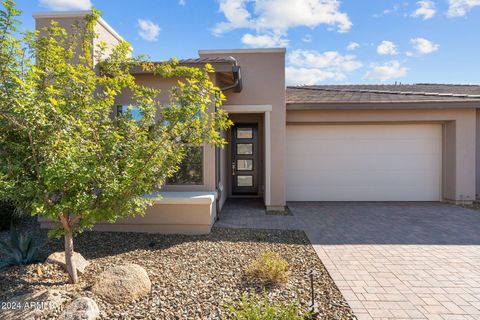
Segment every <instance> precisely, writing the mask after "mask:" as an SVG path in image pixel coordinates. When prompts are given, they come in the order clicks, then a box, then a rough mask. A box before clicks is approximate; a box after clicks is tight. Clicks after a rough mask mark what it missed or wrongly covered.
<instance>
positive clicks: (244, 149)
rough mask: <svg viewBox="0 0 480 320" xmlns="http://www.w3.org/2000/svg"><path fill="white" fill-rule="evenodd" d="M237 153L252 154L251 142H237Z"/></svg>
mask: <svg viewBox="0 0 480 320" xmlns="http://www.w3.org/2000/svg"><path fill="white" fill-rule="evenodd" d="M237 154H253V144H252V143H237Z"/></svg>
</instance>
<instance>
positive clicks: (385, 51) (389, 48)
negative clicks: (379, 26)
mask: <svg viewBox="0 0 480 320" xmlns="http://www.w3.org/2000/svg"><path fill="white" fill-rule="evenodd" d="M377 53H378V54H380V55H395V54H398V50H397V46H396V45H395V43H393V42H392V41H386V40H383V41H382V43H380V44H379V45H378V47H377Z"/></svg>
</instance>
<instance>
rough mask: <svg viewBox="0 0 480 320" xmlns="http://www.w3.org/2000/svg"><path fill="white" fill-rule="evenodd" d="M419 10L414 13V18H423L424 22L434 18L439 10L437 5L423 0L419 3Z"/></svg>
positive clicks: (429, 0)
mask: <svg viewBox="0 0 480 320" xmlns="http://www.w3.org/2000/svg"><path fill="white" fill-rule="evenodd" d="M417 5H418V8H417V10H415V11H414V12H413V13H412V17H421V18H423V20H428V19H431V18H433V16H434V15H435V13H436V12H437V10H436V9H435V3H434V2H433V1H431V0H422V1H418V2H417Z"/></svg>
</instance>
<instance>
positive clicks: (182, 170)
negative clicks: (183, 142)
mask: <svg viewBox="0 0 480 320" xmlns="http://www.w3.org/2000/svg"><path fill="white" fill-rule="evenodd" d="M187 148H193V149H197V150H200V155H199V160H200V161H199V162H197V163H195V165H198V166H199V169H200V170H199V177H200V178H199V179H198V180H195V181H188V179H189V177H185V176H184V177H179V175H181V174H186V172H187V171H188V170H191V164H192V162H191V161H190V160H191V157H190V156H189V154H188V151H187V154H186V155H185V158H184V159H183V161H182V163H181V164H180V169H179V170H178V171H177V172H176V173H175V174H174V175H173V176H172V177H169V178H167V181H166V183H165V184H166V185H167V186H203V185H204V184H205V172H204V171H205V170H204V164H205V161H204V157H205V148H204V146H203V145H202V146H188V147H187ZM182 166H188V167H183V168H182ZM175 179H176V180H175ZM179 180H180V181H179Z"/></svg>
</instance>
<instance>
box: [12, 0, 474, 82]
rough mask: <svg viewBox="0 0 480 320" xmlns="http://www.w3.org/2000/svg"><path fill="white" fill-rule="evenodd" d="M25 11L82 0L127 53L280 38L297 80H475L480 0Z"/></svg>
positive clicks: (207, 3)
mask: <svg viewBox="0 0 480 320" xmlns="http://www.w3.org/2000/svg"><path fill="white" fill-rule="evenodd" d="M17 6H18V8H19V9H21V10H23V11H24V12H23V15H22V17H21V22H22V28H25V29H27V30H31V29H33V28H34V21H33V18H32V13H33V12H39V11H76V10H88V9H89V8H91V7H92V6H94V7H95V8H97V9H99V10H100V11H101V12H102V16H103V18H104V19H105V20H106V21H107V22H108V24H110V25H111V26H112V27H113V28H114V29H115V30H116V31H117V32H118V33H119V34H120V35H122V37H123V38H124V39H125V40H127V41H128V42H130V43H131V44H132V47H133V48H134V54H145V55H147V56H148V57H150V58H151V59H152V60H165V59H168V58H171V57H174V56H175V57H177V58H192V57H197V56H198V50H199V49H232V48H233V49H238V48H268V47H286V48H287V54H286V69H285V72H286V81H287V84H289V85H301V84H308V85H312V84H362V83H365V84H373V83H378V84H391V83H395V82H397V83H427V82H428V83H464V84H480V41H479V40H480V0H421V1H406V0H342V1H340V0H135V1H131V0H18V1H17Z"/></svg>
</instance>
